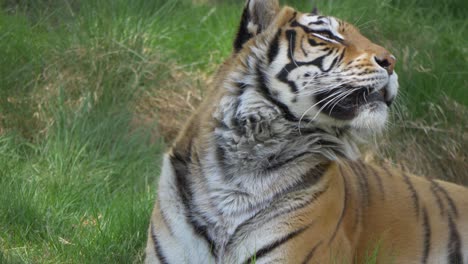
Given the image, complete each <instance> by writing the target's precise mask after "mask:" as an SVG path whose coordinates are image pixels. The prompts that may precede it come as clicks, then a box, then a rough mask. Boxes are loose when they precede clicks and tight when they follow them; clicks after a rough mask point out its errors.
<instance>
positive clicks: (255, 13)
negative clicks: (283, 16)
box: [234, 0, 280, 52]
mask: <svg viewBox="0 0 468 264" xmlns="http://www.w3.org/2000/svg"><path fill="white" fill-rule="evenodd" d="M279 10H280V6H279V1H278V0H247V2H246V4H245V7H244V11H243V13H242V18H241V21H240V25H239V30H238V31H237V36H236V39H235V40H234V51H235V52H238V51H240V50H241V49H242V46H243V45H244V44H245V43H246V42H247V41H249V39H251V38H253V37H255V36H256V35H258V34H260V33H261V32H262V31H264V30H265V29H266V28H267V27H268V26H269V25H270V24H271V22H273V20H274V18H275V16H276V15H277V14H278V12H279Z"/></svg>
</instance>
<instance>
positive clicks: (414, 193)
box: [401, 171, 419, 218]
mask: <svg viewBox="0 0 468 264" xmlns="http://www.w3.org/2000/svg"><path fill="white" fill-rule="evenodd" d="M401 174H402V175H403V181H404V182H405V183H406V185H407V186H408V190H409V192H410V194H411V198H412V199H413V207H414V212H415V214H416V217H417V218H419V195H418V192H417V191H416V189H415V188H414V186H413V183H412V182H411V180H410V178H409V177H408V175H407V174H406V173H405V172H404V171H402V172H401Z"/></svg>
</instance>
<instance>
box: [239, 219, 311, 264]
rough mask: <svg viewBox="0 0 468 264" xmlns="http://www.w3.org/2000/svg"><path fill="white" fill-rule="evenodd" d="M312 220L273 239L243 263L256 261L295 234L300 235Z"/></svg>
mask: <svg viewBox="0 0 468 264" xmlns="http://www.w3.org/2000/svg"><path fill="white" fill-rule="evenodd" d="M313 223H314V222H312V223H311V224H309V225H307V226H304V227H302V228H299V229H297V230H295V231H293V232H291V233H289V234H288V235H286V236H284V237H282V238H280V239H278V240H275V241H273V242H272V243H271V244H269V245H266V246H264V247H262V248H261V249H260V250H258V251H257V252H256V253H255V254H253V255H252V256H250V257H249V258H248V259H247V260H246V261H244V262H243V263H244V264H249V263H251V262H252V261H254V260H256V261H258V260H259V259H260V258H262V257H264V256H266V255H267V254H268V253H270V252H272V251H273V250H275V249H276V248H278V247H279V246H281V245H283V244H285V243H287V242H288V241H289V240H291V239H293V238H295V237H296V236H298V235H300V234H301V233H302V232H304V231H305V230H307V229H308V228H309V227H310V226H311V225H312V224H313Z"/></svg>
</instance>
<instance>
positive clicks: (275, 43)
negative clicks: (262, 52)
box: [268, 29, 281, 63]
mask: <svg viewBox="0 0 468 264" xmlns="http://www.w3.org/2000/svg"><path fill="white" fill-rule="evenodd" d="M280 36H281V29H279V30H278V32H277V33H276V35H275V37H274V38H273V40H272V41H271V43H270V48H269V49H268V63H271V62H272V61H273V60H274V59H275V58H276V56H277V55H278V52H279V39H280Z"/></svg>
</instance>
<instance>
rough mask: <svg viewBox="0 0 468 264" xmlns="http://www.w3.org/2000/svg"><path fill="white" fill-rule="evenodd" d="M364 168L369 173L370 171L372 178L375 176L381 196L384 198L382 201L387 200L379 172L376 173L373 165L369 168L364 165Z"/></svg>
mask: <svg viewBox="0 0 468 264" xmlns="http://www.w3.org/2000/svg"><path fill="white" fill-rule="evenodd" d="M364 167H365V168H366V169H367V170H368V171H370V174H372V176H374V178H375V179H376V181H377V186H378V187H379V192H380V195H381V196H382V199H385V189H384V186H383V182H382V178H381V177H380V174H379V172H378V171H376V170H375V169H374V167H373V166H372V165H369V166H367V165H364Z"/></svg>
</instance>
